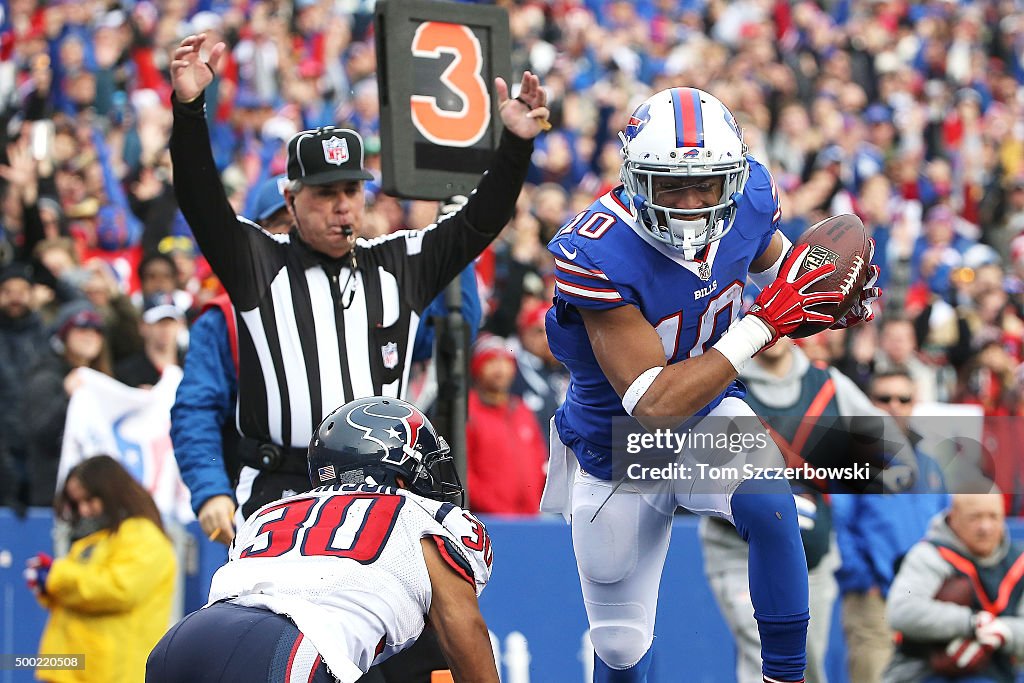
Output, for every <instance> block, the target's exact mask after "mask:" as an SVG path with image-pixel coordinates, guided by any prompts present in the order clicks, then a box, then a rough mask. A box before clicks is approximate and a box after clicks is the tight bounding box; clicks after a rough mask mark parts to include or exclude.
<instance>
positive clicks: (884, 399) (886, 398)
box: [871, 394, 914, 405]
mask: <svg viewBox="0 0 1024 683" xmlns="http://www.w3.org/2000/svg"><path fill="white" fill-rule="evenodd" d="M871 400H872V401H874V402H875V403H892V402H893V401H899V402H900V403H903V404H904V405H905V404H907V403H910V402H911V401H913V400H914V397H913V396H898V395H896V394H878V395H877V396H872V397H871Z"/></svg>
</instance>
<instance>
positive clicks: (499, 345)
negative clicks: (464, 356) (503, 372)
mask: <svg viewBox="0 0 1024 683" xmlns="http://www.w3.org/2000/svg"><path fill="white" fill-rule="evenodd" d="M506 343H507V342H506V341H505V340H504V339H502V338H501V337H497V336H495V335H493V334H485V335H481V336H480V338H479V339H477V340H476V343H475V344H473V358H472V360H470V362H469V374H470V376H471V377H473V378H474V379H476V378H477V377H478V376H479V374H480V372H481V371H482V370H483V368H484V364H486V363H487V361H489V360H491V359H493V358H508V359H509V360H511V361H512V362H513V363H514V362H515V360H516V357H515V355H513V353H512V352H511V351H510V350H509V349H508V348H507V347H506Z"/></svg>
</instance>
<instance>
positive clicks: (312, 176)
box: [288, 126, 373, 185]
mask: <svg viewBox="0 0 1024 683" xmlns="http://www.w3.org/2000/svg"><path fill="white" fill-rule="evenodd" d="M371 179H373V176H372V175H370V173H369V171H367V170H366V169H365V168H363V138H362V136H361V135H359V133H357V132H355V131H354V130H349V129H348V128H335V127H334V126H326V127H324V128H317V129H316V130H304V131H302V132H300V133H296V134H295V136H294V137H292V139H291V140H290V141H289V142H288V180H299V181H302V182H303V183H305V184H306V185H329V184H331V183H337V182H341V181H345V180H371Z"/></svg>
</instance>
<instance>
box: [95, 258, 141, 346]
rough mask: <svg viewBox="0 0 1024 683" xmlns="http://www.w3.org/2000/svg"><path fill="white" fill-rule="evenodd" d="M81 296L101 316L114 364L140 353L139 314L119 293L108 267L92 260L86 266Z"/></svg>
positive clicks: (127, 298)
mask: <svg viewBox="0 0 1024 683" xmlns="http://www.w3.org/2000/svg"><path fill="white" fill-rule="evenodd" d="M83 277H84V279H85V281H84V282H83V284H82V292H83V293H84V294H85V298H86V299H87V300H88V301H89V303H91V304H92V306H93V308H95V309H96V311H97V312H99V314H100V315H101V316H103V322H104V324H105V326H106V329H107V343H108V344H109V345H110V353H111V356H112V357H113V360H114V362H115V363H116V362H118V361H121V360H123V359H125V358H127V357H129V356H131V355H133V354H135V353H137V352H138V351H141V350H142V334H141V333H140V331H139V327H140V320H139V310H138V309H137V308H136V307H135V305H134V304H133V303H132V301H131V299H130V298H129V297H128V296H127V295H126V294H125V293H124V292H123V291H122V290H121V287H120V285H119V284H118V282H117V278H116V277H115V275H114V272H113V269H112V268H111V267H110V265H109V264H107V263H106V262H104V261H103V260H101V259H92V260H91V261H89V262H88V263H86V264H85V275H84V276H83Z"/></svg>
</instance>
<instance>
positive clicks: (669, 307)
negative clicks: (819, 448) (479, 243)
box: [546, 156, 781, 479]
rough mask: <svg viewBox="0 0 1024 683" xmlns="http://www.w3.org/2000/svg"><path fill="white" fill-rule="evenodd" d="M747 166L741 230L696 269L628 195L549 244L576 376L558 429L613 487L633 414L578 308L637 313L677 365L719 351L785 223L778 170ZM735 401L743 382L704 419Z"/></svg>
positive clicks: (551, 322) (554, 329)
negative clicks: (617, 431) (620, 429)
mask: <svg viewBox="0 0 1024 683" xmlns="http://www.w3.org/2000/svg"><path fill="white" fill-rule="evenodd" d="M747 162H748V164H749V167H750V178H749V180H748V181H747V184H746V186H745V188H744V190H743V194H742V195H741V196H738V197H737V205H738V209H737V212H736V222H735V224H734V225H733V228H732V230H730V231H729V232H728V233H726V235H725V236H724V237H722V239H720V240H718V241H715V242H712V243H711V244H710V245H709V246H708V247H707V248H705V249H704V250H703V251H702V252H701V253H698V254H697V257H696V259H694V260H686V259H685V258H683V254H682V252H681V251H678V250H676V249H673V248H672V247H670V246H668V245H666V244H664V243H662V242H659V241H658V240H656V239H655V238H654V237H653V236H652V235H651V234H650V233H649V232H647V230H645V229H644V228H643V227H642V226H641V225H640V224H639V222H638V221H637V220H636V218H635V215H634V214H635V211H633V212H631V210H630V207H629V206H627V204H626V201H627V198H626V194H625V192H624V191H623V189H622V187H621V186H620V187H617V188H615V189H614V190H611V191H610V192H608V193H606V194H604V195H603V196H601V197H599V198H598V199H597V200H596V201H595V202H594V203H593V204H591V205H590V207H589V208H588V209H587V210H586V211H582V212H580V213H579V214H577V215H576V216H575V217H574V218H573V219H572V220H571V221H569V223H567V224H566V225H565V226H564V227H563V228H562V229H561V230H559V231H558V233H557V234H556V235H555V236H554V237H553V238H552V240H551V242H550V243H549V244H548V251H550V252H551V253H552V255H554V257H555V305H554V306H553V307H552V308H551V310H550V311H548V315H547V320H546V326H547V334H548V343H549V345H550V346H551V352H552V353H553V354H554V355H555V358H557V359H558V360H559V361H561V362H562V363H563V364H564V365H565V366H566V367H567V368H569V372H570V374H571V375H572V378H571V382H570V383H569V390H568V393H567V394H566V397H565V402H564V403H563V405H562V407H560V408H559V409H558V411H557V412H556V413H555V427H556V428H557V430H558V435H559V438H560V439H561V441H562V443H564V444H565V445H566V446H569V447H570V448H571V449H572V451H573V452H574V453H575V454H576V457H577V459H578V460H579V461H580V465H581V466H582V467H583V468H584V469H585V470H586V471H587V472H589V473H590V474H593V475H595V476H598V477H601V478H602V479H610V478H611V471H612V468H611V450H612V448H611V445H612V424H613V422H612V421H613V419H614V418H618V417H622V418H625V417H627V415H626V411H625V409H623V407H622V402H621V399H620V398H619V395H618V394H617V393H616V392H615V389H614V388H613V387H612V385H611V384H610V383H609V382H608V379H607V378H606V377H605V375H604V372H603V371H602V370H601V366H600V365H599V364H598V362H597V358H596V357H595V356H594V351H593V349H592V348H591V346H590V338H589V337H588V335H587V330H586V328H585V327H584V325H583V319H582V317H581V316H580V314H579V310H578V309H581V308H586V309H591V310H606V309H610V308H616V307H618V306H624V305H632V306H636V307H637V308H638V309H639V310H640V312H641V313H642V314H643V316H644V317H645V318H646V319H647V320H648V321H649V322H650V324H651V326H652V327H654V329H655V330H656V331H657V332H658V335H659V336H660V337H661V342H662V345H663V346H664V349H665V360H666V361H667V362H668V363H669V364H672V363H678V362H679V361H682V360H685V359H687V358H692V357H694V356H698V355H700V354H702V353H704V352H705V351H706V350H707V349H709V348H710V347H711V345H712V344H714V343H715V342H716V341H718V338H719V337H721V336H722V333H724V332H725V331H726V330H727V329H728V328H729V325H730V323H732V321H733V320H734V319H735V318H736V317H737V316H738V315H739V314H740V310H741V307H742V303H743V289H744V287H745V286H746V282H747V273H748V271H749V270H750V264H751V262H752V261H754V260H755V259H756V258H757V257H758V256H760V255H761V254H762V253H763V252H764V250H765V249H767V247H768V244H769V243H770V242H771V239H772V236H773V235H774V234H775V231H776V229H777V227H778V223H779V220H780V218H781V210H780V209H779V199H778V192H777V190H776V188H775V182H774V181H773V180H772V177H771V174H770V173H769V172H768V169H767V168H765V167H764V166H762V165H761V164H760V163H758V162H757V161H756V160H755V159H754V158H753V157H749V156H748V157H747ZM623 352H624V353H628V349H624V350H623ZM726 396H737V397H742V396H743V390H742V388H741V387H740V386H739V385H738V384H736V383H734V384H733V385H732V386H730V387H729V388H727V389H726V390H725V391H724V392H722V393H721V394H720V395H719V396H717V397H716V398H715V399H714V400H713V401H712V402H711V403H709V404H708V405H707V406H705V408H704V410H703V411H701V412H699V413H698V414H699V415H706V414H707V412H709V411H710V410H711V409H712V408H713V407H714V406H716V405H717V404H718V403H720V402H721V400H722V399H723V398H725V397H726Z"/></svg>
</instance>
